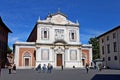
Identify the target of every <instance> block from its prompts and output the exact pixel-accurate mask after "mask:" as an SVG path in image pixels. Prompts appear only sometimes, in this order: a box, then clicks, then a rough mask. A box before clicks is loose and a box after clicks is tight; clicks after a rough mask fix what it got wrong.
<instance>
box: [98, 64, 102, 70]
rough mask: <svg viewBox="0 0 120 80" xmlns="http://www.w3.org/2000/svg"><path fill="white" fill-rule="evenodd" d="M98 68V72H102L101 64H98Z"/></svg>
mask: <svg viewBox="0 0 120 80" xmlns="http://www.w3.org/2000/svg"><path fill="white" fill-rule="evenodd" d="M98 67H99V71H101V70H102V64H101V63H100V64H98Z"/></svg>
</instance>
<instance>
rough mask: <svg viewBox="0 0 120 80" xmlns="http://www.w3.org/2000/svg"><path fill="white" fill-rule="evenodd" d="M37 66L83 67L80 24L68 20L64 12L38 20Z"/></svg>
mask: <svg viewBox="0 0 120 80" xmlns="http://www.w3.org/2000/svg"><path fill="white" fill-rule="evenodd" d="M36 43H37V49H36V66H37V65H38V64H42V65H43V64H48V63H50V64H52V65H53V66H54V67H59V66H61V65H63V66H64V67H73V66H76V67H82V63H81V54H82V53H81V43H80V37H79V24H78V23H73V22H71V21H69V20H67V18H66V16H65V15H64V14H62V13H57V14H53V15H49V16H48V17H47V19H46V20H40V19H39V20H38V22H37V41H36Z"/></svg>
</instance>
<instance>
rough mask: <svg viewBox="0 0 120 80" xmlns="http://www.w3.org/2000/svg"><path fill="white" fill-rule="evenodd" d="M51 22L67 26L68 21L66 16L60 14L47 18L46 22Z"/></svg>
mask: <svg viewBox="0 0 120 80" xmlns="http://www.w3.org/2000/svg"><path fill="white" fill-rule="evenodd" d="M49 19H50V20H51V23H54V24H67V23H68V20H67V18H66V16H65V15H64V14H62V13H56V14H51V15H49V16H48V17H47V20H49Z"/></svg>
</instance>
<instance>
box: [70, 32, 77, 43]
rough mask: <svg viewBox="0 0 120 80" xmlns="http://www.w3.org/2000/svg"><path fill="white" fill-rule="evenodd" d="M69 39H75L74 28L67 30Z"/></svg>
mask: <svg viewBox="0 0 120 80" xmlns="http://www.w3.org/2000/svg"><path fill="white" fill-rule="evenodd" d="M69 40H70V41H76V31H75V30H70V31H69Z"/></svg>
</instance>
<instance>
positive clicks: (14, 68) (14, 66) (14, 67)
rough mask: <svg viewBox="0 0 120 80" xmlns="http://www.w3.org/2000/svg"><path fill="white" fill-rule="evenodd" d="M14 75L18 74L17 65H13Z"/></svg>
mask: <svg viewBox="0 0 120 80" xmlns="http://www.w3.org/2000/svg"><path fill="white" fill-rule="evenodd" d="M13 73H15V74H16V64H13Z"/></svg>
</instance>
